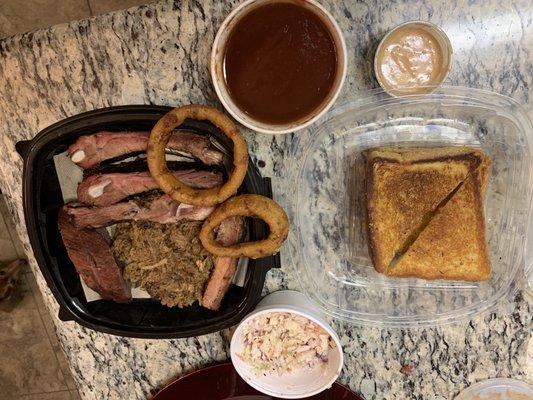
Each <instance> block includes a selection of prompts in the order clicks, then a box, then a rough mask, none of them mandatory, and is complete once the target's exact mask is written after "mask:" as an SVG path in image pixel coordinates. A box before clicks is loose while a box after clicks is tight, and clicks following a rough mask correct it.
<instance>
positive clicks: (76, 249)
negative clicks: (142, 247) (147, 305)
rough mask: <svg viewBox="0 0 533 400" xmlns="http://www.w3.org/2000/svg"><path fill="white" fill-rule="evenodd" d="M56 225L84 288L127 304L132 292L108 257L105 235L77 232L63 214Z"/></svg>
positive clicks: (100, 231)
mask: <svg viewBox="0 0 533 400" xmlns="http://www.w3.org/2000/svg"><path fill="white" fill-rule="evenodd" d="M58 224H59V231H60V232H61V237H62V238H63V243H64V244H65V247H66V249H67V253H68V256H69V258H70V260H71V261H72V263H73V264H74V267H75V268H76V271H77V272H78V274H80V276H81V277H82V279H83V281H84V282H85V284H86V285H87V286H89V287H90V288H91V289H93V290H94V291H95V292H97V293H98V294H99V295H100V296H102V298H104V299H107V300H114V301H117V302H120V303H125V302H128V301H130V300H131V288H130V285H129V283H128V282H127V281H126V280H125V279H124V277H123V276H122V270H121V269H120V267H119V266H118V265H117V263H116V261H115V259H114V257H113V254H112V253H111V248H110V239H109V235H108V233H107V231H106V230H104V229H99V230H96V229H80V228H78V227H76V225H74V223H73V222H72V221H71V219H70V217H69V216H68V214H67V213H66V212H65V211H63V210H61V211H60V212H59V218H58Z"/></svg>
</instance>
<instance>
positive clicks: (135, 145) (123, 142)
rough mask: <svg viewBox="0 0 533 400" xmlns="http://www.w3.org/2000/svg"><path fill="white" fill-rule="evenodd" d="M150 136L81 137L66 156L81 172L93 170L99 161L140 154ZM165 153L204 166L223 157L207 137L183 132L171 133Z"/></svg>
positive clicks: (136, 133)
mask: <svg viewBox="0 0 533 400" xmlns="http://www.w3.org/2000/svg"><path fill="white" fill-rule="evenodd" d="M149 137H150V132H145V131H142V132H107V131H102V132H98V133H95V134H92V135H85V136H81V137H80V138H78V140H77V141H76V142H75V143H74V144H73V145H71V146H70V147H69V149H68V154H69V156H70V158H71V160H72V161H73V162H75V163H76V164H78V165H79V166H80V167H82V168H93V167H95V166H97V165H98V164H100V163H101V162H102V161H106V160H112V159H116V158H123V157H124V156H128V155H132V154H138V153H144V152H146V147H147V145H148V139H149ZM167 152H169V153H178V154H180V153H185V154H187V155H191V156H192V157H194V158H196V159H198V160H200V161H202V162H203V163H205V164H208V165H214V164H220V163H222V160H223V154H222V153H221V152H220V151H219V150H217V149H216V148H214V147H213V146H212V145H211V142H210V140H209V137H207V136H204V135H198V134H196V133H193V132H190V131H186V130H175V131H174V133H173V134H172V136H171V137H170V140H169V141H168V144H167Z"/></svg>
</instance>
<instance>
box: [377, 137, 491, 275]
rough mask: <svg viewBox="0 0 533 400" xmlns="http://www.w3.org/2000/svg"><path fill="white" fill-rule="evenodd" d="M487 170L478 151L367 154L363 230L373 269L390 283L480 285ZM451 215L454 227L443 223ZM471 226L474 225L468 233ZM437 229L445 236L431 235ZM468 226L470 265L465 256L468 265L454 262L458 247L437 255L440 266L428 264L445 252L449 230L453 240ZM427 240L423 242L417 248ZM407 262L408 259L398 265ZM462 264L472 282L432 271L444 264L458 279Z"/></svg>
mask: <svg viewBox="0 0 533 400" xmlns="http://www.w3.org/2000/svg"><path fill="white" fill-rule="evenodd" d="M488 165H489V161H488V158H487V157H486V156H485V155H484V154H483V153H482V152H481V151H479V150H476V149H472V148H467V147H440V148H405V149H393V148H378V149H373V150H371V151H369V152H368V153H367V227H368V242H369V250H370V256H371V258H372V261H373V264H374V267H375V269H376V270H377V271H379V272H383V273H385V274H387V275H392V276H418V277H421V278H427V279H436V278H446V279H467V280H479V279H486V278H484V277H485V275H487V273H486V272H483V271H486V270H487V269H488V261H487V260H486V249H485V247H483V246H484V243H485V236H484V222H483V220H484V217H483V192H484V190H485V189H484V188H485V186H486V184H485V182H486V176H487V172H488ZM450 208H451V209H452V211H451V213H455V214H454V215H453V217H454V219H450V211H449V210H450ZM437 217H438V218H437ZM435 218H437V220H436V221H434V219H435ZM446 218H448V221H447V222H446V221H445V220H446ZM480 221H481V225H480ZM474 222H475V223H476V225H471V224H473V223H474ZM439 224H443V225H446V227H445V228H446V229H440V233H441V235H440V236H439V235H438V232H437V231H438V230H439V227H438V225H439ZM435 225H436V226H435ZM450 225H452V226H450ZM467 226H470V227H472V229H471V231H469V234H470V236H468V238H469V239H468V241H467V242H468V243H466V244H465V246H470V247H469V249H470V251H472V252H477V259H476V260H474V256H473V255H472V254H473V253H472V254H470V258H468V259H465V260H464V261H461V260H463V258H464V257H466V254H467V251H466V249H462V250H461V249H460V247H461V246H457V243H456V244H455V248H456V250H454V251H444V252H445V253H446V254H447V255H448V256H447V258H445V257H443V256H441V259H439V258H438V257H437V258H433V259H431V258H432V257H436V256H435V254H436V252H440V253H442V252H443V249H444V248H445V247H446V246H452V244H453V243H452V241H451V238H447V239H446V238H445V236H446V235H445V232H449V234H452V233H453V232H454V229H455V232H456V233H459V232H460V231H461V230H462V229H466V227H467ZM431 232H433V234H431ZM426 236H427V239H426ZM474 238H476V239H477V240H476V242H475V243H473V242H472V240H473V239H474ZM427 240H429V242H428V243H424V242H425V241H427ZM439 240H440V241H441V242H439ZM455 240H458V239H457V238H456V239H455ZM435 241H436V242H435ZM433 242H435V243H433ZM476 243H477V244H476ZM482 244H483V246H482ZM406 255H408V257H406V258H405V259H404V257H405V256H406ZM461 262H463V264H465V263H467V264H469V265H470V267H472V266H473V264H476V265H477V264H478V263H479V265H480V266H479V268H477V270H478V272H477V274H476V273H472V274H470V275H468V274H466V273H465V272H464V271H463V272H458V273H457V274H455V275H454V274H450V273H447V272H446V271H448V270H446V268H444V269H445V270H446V271H445V272H444V274H441V273H440V272H438V271H439V268H440V270H441V271H444V270H443V268H442V267H441V266H440V264H441V263H448V265H449V269H450V268H451V269H453V270H455V271H459V270H460V269H459V266H461ZM428 264H433V267H431V268H430V267H428ZM437 264H438V265H437ZM485 264H486V266H484V265H485ZM464 269H468V267H467V266H465V267H464V268H463V270H464ZM430 270H431V271H430ZM448 272H449V271H448Z"/></svg>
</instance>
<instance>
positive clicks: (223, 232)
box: [201, 217, 244, 310]
mask: <svg viewBox="0 0 533 400" xmlns="http://www.w3.org/2000/svg"><path fill="white" fill-rule="evenodd" d="M243 236H244V218H242V217H231V218H227V219H225V220H224V221H222V223H221V224H220V226H219V228H218V231H217V236H216V240H217V241H218V242H219V243H220V244H222V245H223V246H232V245H234V244H237V243H239V242H240V241H241V240H242V238H243ZM238 261H239V260H238V259H237V258H231V257H217V258H216V259H215V266H214V268H213V272H211V276H210V278H209V281H208V282H207V286H206V288H205V291H204V294H203V296H202V301H201V304H202V306H204V307H205V308H208V309H210V310H218V309H219V307H220V303H221V302H222V298H223V297H224V295H225V294H226V292H227V291H228V288H229V285H230V284H231V280H232V279H233V275H235V271H236V270H237V263H238Z"/></svg>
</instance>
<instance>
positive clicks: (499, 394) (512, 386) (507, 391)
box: [455, 378, 533, 400]
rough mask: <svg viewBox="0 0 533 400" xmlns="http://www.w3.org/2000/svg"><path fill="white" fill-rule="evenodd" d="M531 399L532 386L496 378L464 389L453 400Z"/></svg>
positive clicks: (532, 397) (514, 380)
mask: <svg viewBox="0 0 533 400" xmlns="http://www.w3.org/2000/svg"><path fill="white" fill-rule="evenodd" d="M527 399H533V386H531V385H528V384H527V383H525V382H522V381H517V380H516V379H507V378H497V379H488V380H486V381H482V382H478V383H476V384H474V385H472V386H470V387H469V388H466V389H465V390H463V391H462V392H461V393H459V396H457V397H456V398H455V400H527Z"/></svg>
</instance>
